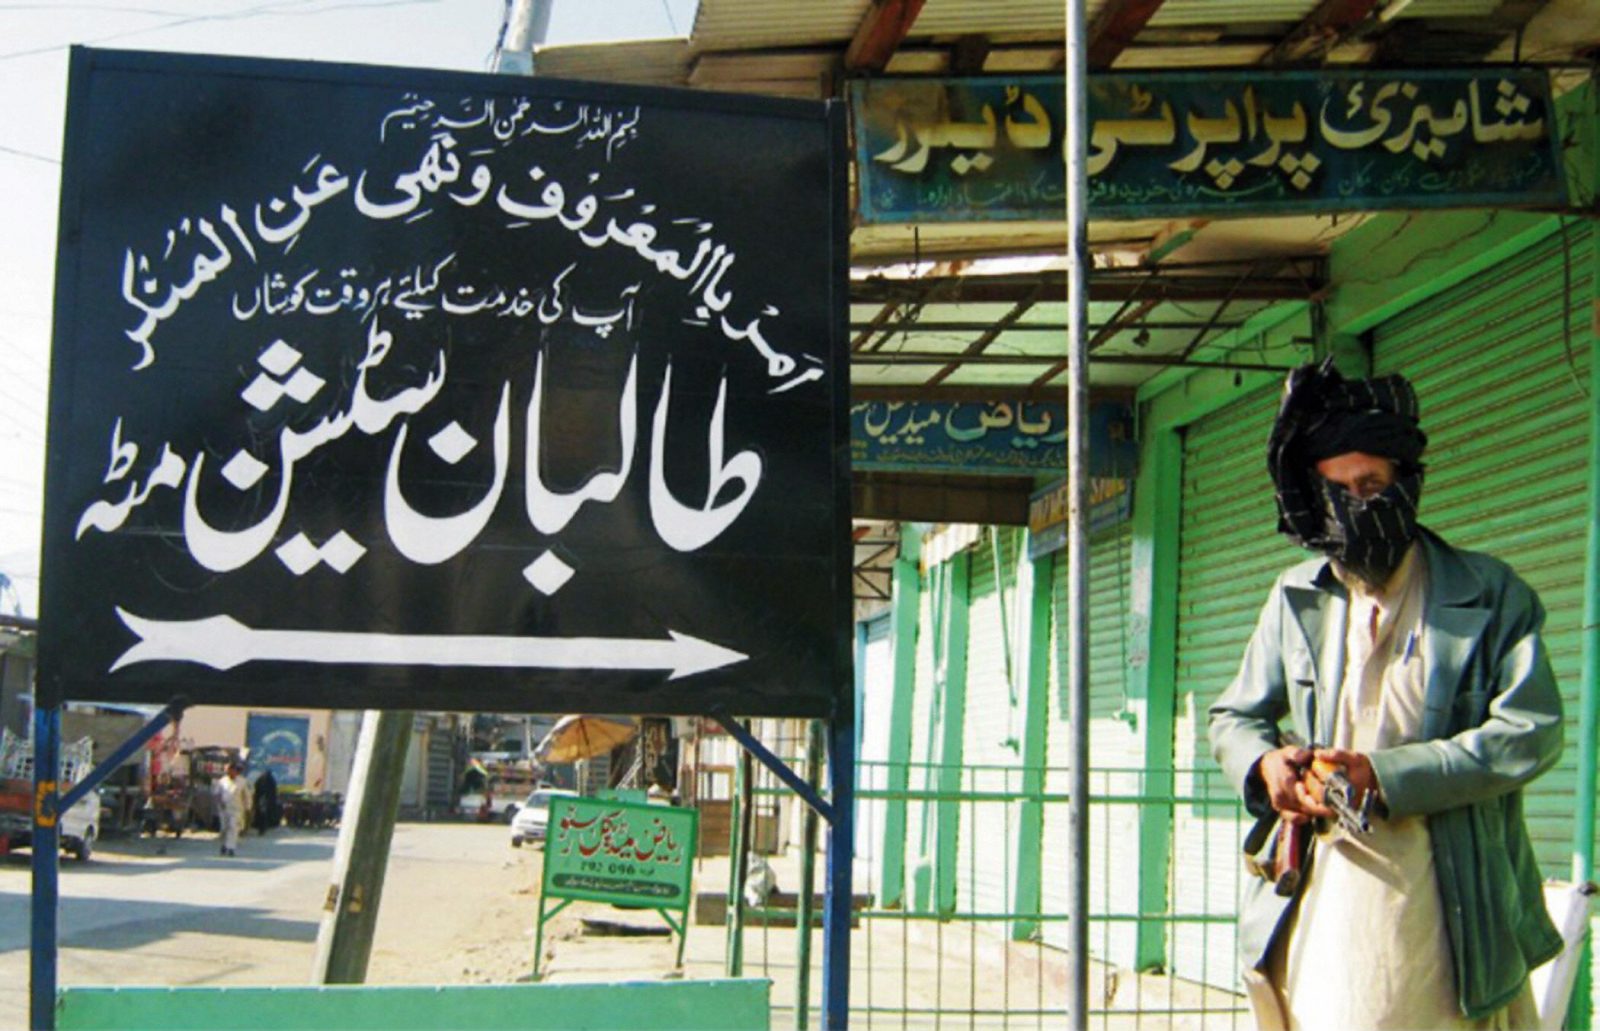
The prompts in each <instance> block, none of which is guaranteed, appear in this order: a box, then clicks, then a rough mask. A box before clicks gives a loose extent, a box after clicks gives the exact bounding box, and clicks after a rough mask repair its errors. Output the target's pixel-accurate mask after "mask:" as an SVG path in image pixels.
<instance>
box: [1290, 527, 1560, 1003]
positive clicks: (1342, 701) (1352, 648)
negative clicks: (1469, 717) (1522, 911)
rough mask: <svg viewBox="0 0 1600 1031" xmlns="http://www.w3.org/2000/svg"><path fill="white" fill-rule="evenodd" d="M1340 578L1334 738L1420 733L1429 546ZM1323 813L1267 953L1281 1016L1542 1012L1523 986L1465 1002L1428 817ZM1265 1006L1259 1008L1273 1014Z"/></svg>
mask: <svg viewBox="0 0 1600 1031" xmlns="http://www.w3.org/2000/svg"><path fill="white" fill-rule="evenodd" d="M1335 571H1336V572H1340V571H1339V570H1338V567H1337V565H1336V566H1335ZM1340 579H1341V580H1342V581H1343V582H1344V584H1345V586H1346V587H1347V588H1348V589H1349V592H1350V605H1349V608H1348V612H1349V624H1348V626H1347V628H1346V632H1345V674H1344V683H1343V685H1342V687H1341V689H1340V692H1339V709H1338V712H1337V713H1336V715H1335V723H1334V734H1333V741H1332V742H1330V744H1331V745H1332V746H1333V747H1335V748H1341V749H1345V750H1347V751H1353V752H1362V753H1369V752H1372V751H1375V750H1377V749H1380V748H1390V747H1393V746H1395V745H1400V744H1404V743H1406V742H1410V741H1415V740H1417V739H1418V738H1419V736H1420V731H1421V727H1422V713H1423V696H1424V689H1425V685H1426V683H1427V671H1426V670H1425V669H1424V668H1423V666H1424V661H1423V649H1422V647H1421V646H1422V643H1423V635H1424V634H1426V633H1427V632H1428V631H1427V627H1426V626H1425V625H1424V624H1423V620H1422V611H1423V599H1424V596H1425V592H1426V587H1427V570H1426V569H1425V568H1423V563H1422V561H1421V558H1420V549H1418V548H1415V547H1413V548H1412V549H1411V550H1410V552H1409V553H1408V554H1407V556H1406V558H1405V560H1404V561H1403V562H1402V563H1401V566H1400V568H1399V569H1398V570H1396V571H1395V573H1394V575H1393V576H1392V577H1391V578H1390V581H1389V583H1388V584H1387V585H1385V587H1384V589H1382V590H1373V589H1372V588H1370V587H1368V586H1367V585H1366V584H1365V583H1363V582H1362V581H1361V580H1359V579H1358V578H1356V577H1354V576H1346V575H1343V574H1342V572H1341V576H1340ZM1379 789H1380V791H1381V789H1382V785H1379ZM1328 823H1329V824H1330V827H1329V828H1327V829H1325V830H1323V831H1322V832H1321V833H1320V834H1318V836H1317V838H1316V840H1315V841H1314V843H1313V846H1312V853H1313V854H1312V859H1311V862H1310V863H1309V864H1308V876H1307V881H1306V884H1305V887H1304V889H1303V891H1302V893H1301V896H1300V900H1299V903H1298V905H1297V907H1296V909H1295V910H1294V912H1293V913H1291V914H1290V916H1289V917H1288V926H1287V927H1286V929H1285V933H1282V934H1280V935H1279V937H1278V940H1277V942H1276V944H1275V945H1274V948H1273V951H1272V955H1271V957H1270V958H1269V962H1268V969H1267V975H1268V979H1269V980H1270V982H1271V984H1272V986H1273V988H1274V989H1275V994H1276V995H1277V998H1278V1001H1279V1003H1280V1004H1281V1008H1282V1011H1283V1013H1282V1016H1283V1022H1282V1026H1283V1027H1285V1028H1288V1029H1289V1031H1299V1029H1317V1028H1329V1029H1340V1031H1360V1029H1364V1028H1489V1029H1504V1028H1521V1027H1532V1026H1535V1024H1536V1022H1537V1016H1536V1014H1535V1012H1534V1009H1533V999H1532V995H1531V993H1530V992H1529V991H1528V989H1526V988H1524V989H1523V992H1522V994H1521V995H1520V996H1519V997H1518V998H1517V999H1516V1000H1515V1001H1513V1002H1512V1003H1511V1004H1510V1005H1509V1006H1507V1007H1506V1008H1505V1009H1503V1010H1501V1011H1499V1012H1498V1013H1496V1014H1494V1015H1492V1016H1491V1017H1489V1018H1488V1019H1486V1020H1481V1021H1472V1020H1467V1019H1466V1018H1465V1017H1463V1016H1462V1015H1461V1010H1460V1007H1459V1005H1458V1004H1457V1001H1456V1000H1457V994H1456V982H1455V969H1454V962H1453V960H1452V958H1451V954H1450V941H1449V937H1448V931H1447V929H1446V927H1445V922H1444V913H1443V910H1442V908H1441V906H1440V903H1439V887H1438V881H1437V880H1436V879H1435V876H1434V869H1433V845H1432V842H1431V841H1430V839H1429V837H1428V826H1427V820H1426V818H1424V817H1421V816H1409V817H1403V818H1400V819H1396V820H1385V819H1380V818H1377V817H1374V818H1373V821H1372V833H1371V834H1370V835H1363V836H1360V837H1354V836H1351V835H1348V834H1346V833H1344V832H1343V831H1341V830H1340V829H1339V827H1338V825H1337V823H1336V822H1334V821H1328ZM1270 1017H1271V1015H1267V1017H1266V1018H1265V1019H1262V1020H1261V1023H1262V1024H1263V1026H1264V1027H1266V1026H1270V1025H1271V1023H1272V1022H1271V1019H1270Z"/></svg>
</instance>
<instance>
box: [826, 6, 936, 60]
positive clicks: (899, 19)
mask: <svg viewBox="0 0 1600 1031" xmlns="http://www.w3.org/2000/svg"><path fill="white" fill-rule="evenodd" d="M923 2H924V0H872V6H871V7H870V8H868V9H867V13H866V15H865V16H864V17H863V18H862V19H861V24H860V25H857V26H856V34H855V37H854V38H853V39H851V40H850V46H849V48H848V49H846V50H845V52H844V67H845V70H846V71H851V72H881V71H883V69H884V66H885V65H887V64H888V63H889V58H891V57H893V56H894V52H895V50H896V48H898V47H899V46H900V44H901V43H902V42H903V41H904V40H905V38H906V35H907V34H908V33H909V32H910V31H911V25H912V23H913V22H915V21H916V20H917V15H919V14H921V13H922V5H923Z"/></svg>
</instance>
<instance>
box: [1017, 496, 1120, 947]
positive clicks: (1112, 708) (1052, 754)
mask: <svg viewBox="0 0 1600 1031" xmlns="http://www.w3.org/2000/svg"><path fill="white" fill-rule="evenodd" d="M1130 530H1131V528H1130V527H1129V526H1128V525H1127V524H1126V523H1120V524H1118V525H1117V526H1114V527H1111V528H1109V529H1106V530H1102V531H1101V532H1099V533H1096V534H1094V535H1093V536H1091V537H1090V538H1089V590H1088V594H1089V597H1088V604H1089V720H1090V722H1089V791H1090V794H1091V796H1101V795H1108V794H1120V795H1136V794H1138V792H1139V790H1140V784H1139V779H1138V776H1137V774H1133V773H1129V772H1126V771H1130V770H1137V769H1139V768H1140V767H1141V766H1142V765H1143V762H1144V754H1143V751H1142V747H1143V745H1142V738H1141V736H1140V734H1139V732H1138V728H1137V727H1136V726H1134V725H1133V723H1132V722H1131V721H1130V720H1128V719H1125V718H1123V714H1124V712H1125V709H1126V706H1125V704H1124V701H1125V699H1126V697H1127V686H1128V681H1127V678H1128V663H1127V648H1128V626H1127V614H1128V594H1129V591H1130V590H1131V589H1132V587H1131V584H1130V582H1129V577H1130V575H1131V570H1130V557H1131V555H1132V540H1133V535H1132V533H1131V532H1130ZM1052 586H1053V590H1052V603H1051V614H1052V619H1051V642H1050V674H1049V675H1050V680H1049V683H1050V686H1051V690H1050V717H1049V719H1050V723H1049V736H1048V744H1047V748H1048V753H1047V764H1048V766H1049V772H1048V773H1047V774H1046V776H1045V791H1046V793H1048V794H1051V795H1059V796H1064V795H1065V794H1066V793H1067V791H1068V775H1069V770H1068V767H1069V766H1070V764H1071V759H1072V727H1071V726H1070V724H1069V723H1068V722H1067V697H1066V692H1067V684H1066V679H1065V669H1066V660H1067V642H1066V639H1065V638H1064V637H1063V636H1062V635H1061V633H1060V629H1061V628H1063V627H1065V626H1066V621H1067V563H1066V555H1065V553H1064V552H1062V553H1058V554H1057V555H1056V562H1055V579H1054V582H1053V585H1052ZM1067 815H1068V814H1067V805H1066V803H1065V802H1052V803H1050V804H1048V805H1046V806H1045V811H1044V854H1045V855H1046V856H1064V855H1066V854H1067V832H1068V822H1067ZM1138 837H1139V832H1138V810H1137V809H1136V808H1135V807H1134V806H1130V805H1093V806H1091V807H1090V810H1089V840H1090V848H1091V850H1092V862H1091V865H1090V868H1089V907H1090V915H1091V919H1092V918H1093V917H1094V916H1096V915H1102V914H1107V913H1120V914H1127V913H1134V912H1137V911H1138V897H1139V864H1138V863H1136V862H1130V861H1129V859H1130V857H1131V855H1132V853H1130V852H1128V851H1127V850H1126V849H1125V848H1123V847H1122V845H1121V843H1126V842H1136V841H1138ZM1047 863H1048V860H1047ZM1070 887H1071V886H1070V883H1069V882H1068V880H1067V877H1066V871H1065V870H1064V869H1050V868H1049V867H1048V866H1047V867H1046V869H1045V870H1044V876H1043V901H1044V911H1045V912H1047V913H1065V912H1067V907H1068V893H1069V891H1070ZM1042 927H1043V934H1044V938H1045V941H1046V942H1049V943H1050V944H1052V945H1058V946H1060V947H1061V948H1066V947H1068V944H1069V943H1068V941H1067V936H1068V933H1069V928H1068V926H1067V922H1066V921H1063V920H1050V921H1045V922H1044V924H1043V925H1042ZM1134 933H1135V928H1134V926H1133V925H1132V924H1131V923H1129V922H1127V921H1115V922H1098V921H1097V922H1094V923H1091V925H1090V946H1089V947H1090V949H1091V951H1093V952H1094V954H1095V955H1097V956H1101V957H1103V958H1105V959H1107V960H1109V961H1111V962H1116V963H1123V964H1128V963H1131V962H1132V958H1133V938H1134Z"/></svg>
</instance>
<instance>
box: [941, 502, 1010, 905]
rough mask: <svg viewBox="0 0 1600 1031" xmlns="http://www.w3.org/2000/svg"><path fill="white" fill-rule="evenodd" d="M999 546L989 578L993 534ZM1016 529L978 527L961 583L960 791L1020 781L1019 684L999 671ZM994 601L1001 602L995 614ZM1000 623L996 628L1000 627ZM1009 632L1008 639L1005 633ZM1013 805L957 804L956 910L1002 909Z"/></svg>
mask: <svg viewBox="0 0 1600 1031" xmlns="http://www.w3.org/2000/svg"><path fill="white" fill-rule="evenodd" d="M995 534H998V538H999V543H1000V547H1001V552H1002V556H1001V567H1000V575H998V576H997V575H996V567H995V561H994V542H995V537H994V536H993V535H995ZM1018 536H1019V534H1018V533H1017V531H1016V530H1014V529H1012V528H1010V527H999V528H995V529H991V528H989V527H985V528H984V529H983V530H982V531H981V532H980V533H979V535H978V542H977V544H975V545H973V547H972V550H971V552H970V555H971V562H972V565H971V572H970V573H969V576H970V580H969V581H968V588H967V590H968V598H969V601H968V613H967V621H968V622H967V707H966V719H965V721H964V722H963V727H962V748H961V752H962V766H963V769H962V777H961V789H962V791H963V792H980V793H982V792H995V793H999V792H1004V791H1016V790H1018V789H1019V788H1020V787H1021V785H1022V774H1021V772H1020V768H1021V765H1022V731H1023V728H1022V719H1023V716H1024V709H1023V700H1024V699H1023V693H1022V690H1021V686H1020V685H1019V686H1017V687H1013V686H1012V681H1011V679H1010V678H1009V677H1008V676H1007V674H1006V652H1007V649H1008V648H1009V649H1010V650H1011V653H1012V655H1011V665H1012V669H1013V670H1015V669H1016V667H1017V665H1018V662H1017V655H1016V649H1017V644H1016V642H1017V640H1018V638H1017V620H1018V619H1019V618H1020V617H1021V615H1022V614H1023V613H1022V609H1021V608H1020V607H1019V606H1018V604H1017V542H1018ZM1002 599H1003V601H1004V605H1005V616H1004V620H1002V618H1001V604H1002ZM1002 628H1003V629H1002ZM1008 637H1009V641H1008V639H1007V638H1008ZM1018 813H1019V806H1018V804H1017V803H1015V802H1002V801H998V800H996V801H963V802H962V803H961V817H960V820H961V824H960V827H961V829H960V835H959V841H960V844H959V851H958V859H957V866H956V881H957V900H958V901H957V903H956V908H957V910H958V911H959V912H968V913H1004V912H1008V911H1009V908H1010V898H1011V884H1010V881H1011V871H1012V870H1014V869H1015V868H1016V863H1015V857H1014V856H1013V855H1012V850H1013V849H1014V848H1015V846H1016V840H1017V833H1016V831H1017V819H1018Z"/></svg>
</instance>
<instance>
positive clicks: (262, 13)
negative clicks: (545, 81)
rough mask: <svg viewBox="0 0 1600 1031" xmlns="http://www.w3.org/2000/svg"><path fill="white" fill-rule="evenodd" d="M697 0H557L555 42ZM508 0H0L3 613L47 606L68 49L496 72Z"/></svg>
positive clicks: (645, 27)
mask: <svg viewBox="0 0 1600 1031" xmlns="http://www.w3.org/2000/svg"><path fill="white" fill-rule="evenodd" d="M696 2H697V0H553V3H554V6H553V9H552V14H551V18H550V29H549V35H548V42H551V43H579V42H600V41H606V40H618V39H657V38H664V37H670V36H683V35H687V34H688V32H689V30H690V28H691V27H692V25H693V21H694V11H695V6H696ZM505 13H506V0H106V2H100V3H92V2H73V0H45V2H32V3H26V2H13V0H0V575H3V576H4V578H5V579H7V580H9V581H10V582H11V583H12V585H13V586H14V592H8V591H7V590H5V589H4V581H0V614H16V613H17V611H18V608H19V606H20V611H21V614H22V615H27V616H35V615H37V614H38V587H39V538H40V533H41V530H42V526H43V510H44V501H43V498H44V459H45V454H44V441H45V420H46V407H47V406H46V400H45V399H46V397H47V396H48V379H49V367H50V326H51V305H52V295H53V286H54V280H55V261H56V207H57V199H58V196H59V186H60V176H61V161H60V156H61V130H62V124H63V119H64V117H65V111H66V85H67V50H68V47H70V46H72V45H75V44H82V45H87V46H99V47H104V48H111V49H127V50H162V51H180V52H185V53H211V54H228V55H237V56H248V57H278V58H294V59H298V60H311V61H338V62H347V63H355V64H384V65H400V66H406V67H415V68H442V69H451V70H457V71H487V70H488V69H489V67H490V62H491V60H492V56H493V52H494V46H495V41H496V40H497V39H498V37H499V34H500V29H501V26H502V24H503V22H504V18H505Z"/></svg>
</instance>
